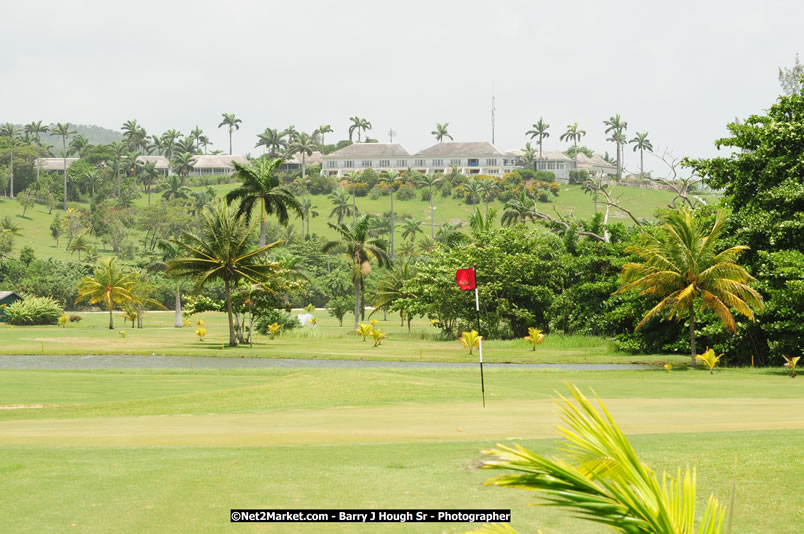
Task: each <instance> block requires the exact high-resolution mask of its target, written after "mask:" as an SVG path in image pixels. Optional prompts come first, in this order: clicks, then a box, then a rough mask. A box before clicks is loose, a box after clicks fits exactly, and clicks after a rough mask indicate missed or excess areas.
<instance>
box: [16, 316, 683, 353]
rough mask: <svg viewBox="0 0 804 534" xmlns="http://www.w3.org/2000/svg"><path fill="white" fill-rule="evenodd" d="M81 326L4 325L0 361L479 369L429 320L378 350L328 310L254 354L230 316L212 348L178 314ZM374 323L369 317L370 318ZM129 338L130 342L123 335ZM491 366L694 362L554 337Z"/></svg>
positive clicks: (208, 323) (395, 326)
mask: <svg viewBox="0 0 804 534" xmlns="http://www.w3.org/2000/svg"><path fill="white" fill-rule="evenodd" d="M79 315H81V316H82V317H83V320H82V321H81V322H80V323H68V324H67V327H66V328H59V327H57V326H36V327H17V328H11V327H10V326H8V325H5V324H3V323H0V336H2V339H3V343H2V344H0V354H146V355H150V354H166V355H188V356H190V355H194V356H222V357H237V358H241V357H264V358H321V359H336V360H337V359H350V360H360V359H363V360H416V361H419V360H421V361H431V362H433V361H438V362H476V361H477V351H476V350H475V354H474V355H471V356H470V355H469V353H468V351H467V350H466V349H464V348H463V347H462V346H461V344H460V343H459V342H458V341H451V340H446V341H445V340H444V339H443V338H441V337H440V336H439V330H438V329H437V328H435V327H432V326H431V325H430V323H429V321H428V320H426V319H417V320H415V321H413V323H412V329H411V332H408V329H407V327H401V326H400V325H399V319H398V317H393V316H391V315H389V316H388V320H387V321H383V320H382V314H381V313H378V314H376V315H375V316H374V318H376V319H379V320H380V321H379V323H378V328H380V329H381V330H382V331H383V332H385V333H387V334H388V339H386V340H385V341H383V343H382V345H381V346H379V347H374V344H373V342H372V341H371V339H370V338H369V339H368V340H367V341H365V342H363V341H362V340H361V338H360V337H359V336H358V335H357V334H355V332H354V331H353V329H352V325H353V322H354V319H353V318H352V316H351V315H347V316H346V318H345V319H344V326H338V321H337V320H335V319H334V318H332V317H330V316H329V315H328V314H327V312H326V310H317V311H316V312H315V317H316V319H317V320H318V325H317V326H316V328H309V327H306V328H297V329H295V330H290V331H288V332H285V333H282V334H281V335H280V336H279V337H278V338H277V339H275V340H270V339H269V338H268V337H267V336H261V335H257V336H255V343H254V346H253V347H248V346H241V347H236V348H229V347H226V348H224V349H222V348H221V343H223V342H224V341H225V342H227V343H228V339H229V338H228V326H227V323H226V315H225V314H223V313H203V314H199V315H195V316H193V317H192V318H191V319H192V322H193V324H195V321H197V320H198V319H203V320H204V322H205V327H206V329H207V330H208V334H207V336H206V338H205V341H204V342H200V341H199V340H198V337H197V336H196V335H195V327H194V326H193V327H186V328H180V329H177V328H174V326H173V324H174V314H173V313H172V312H148V313H147V314H146V315H145V320H144V325H145V328H142V329H137V328H131V323H129V324H128V325H126V324H124V322H123V320H122V318H121V317H120V313H119V312H116V313H115V314H114V319H115V327H116V330H109V328H108V326H109V316H108V314H104V313H79ZM367 320H368V317H367ZM120 330H125V331H126V336H125V338H124V337H122V336H121V335H120V333H119V331H120ZM483 346H484V354H483V357H484V360H485V361H488V362H518V363H630V362H646V363H651V364H655V365H661V364H663V363H664V362H672V363H673V365H678V364H685V363H686V362H688V361H689V358H688V357H686V356H681V355H656V356H644V355H636V356H634V355H629V354H625V353H622V352H617V351H616V347H614V344H613V343H611V342H609V341H607V340H605V339H603V338H596V337H585V336H563V335H548V336H547V339H546V341H545V343H544V344H543V345H539V346H538V347H537V349H536V351H532V350H531V348H532V347H531V345H529V344H528V343H526V342H525V341H524V340H522V339H515V340H505V341H495V340H492V341H488V342H486V343H484V345H483Z"/></svg>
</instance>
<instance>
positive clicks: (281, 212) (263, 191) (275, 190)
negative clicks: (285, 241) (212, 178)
mask: <svg viewBox="0 0 804 534" xmlns="http://www.w3.org/2000/svg"><path fill="white" fill-rule="evenodd" d="M282 163H283V160H282V158H276V159H272V160H268V161H266V160H264V159H259V160H257V161H255V162H254V163H253V164H251V165H241V164H239V163H237V162H235V163H234V167H235V176H236V177H237V178H239V179H240V180H242V181H243V184H242V185H241V186H240V187H238V188H237V189H234V190H232V191H230V192H229V193H228V194H227V195H226V202H227V203H229V204H231V203H232V202H234V201H235V200H238V201H240V204H239V206H238V209H237V216H238V217H243V219H244V220H245V222H246V224H249V223H250V222H251V214H252V212H253V211H254V206H255V204H259V206H260V246H261V247H264V246H266V244H265V241H266V239H265V216H266V215H273V214H274V213H275V214H276V216H277V217H278V218H279V224H280V225H282V226H286V225H287V224H288V221H289V220H290V217H289V216H288V210H292V211H294V212H295V213H296V214H297V215H299V216H302V215H303V213H302V206H301V204H300V203H299V201H298V200H296V197H294V196H293V193H291V192H290V191H289V190H288V189H287V188H285V187H283V186H281V185H280V184H279V178H278V177H277V176H276V171H277V169H278V168H279V166H280V165H282Z"/></svg>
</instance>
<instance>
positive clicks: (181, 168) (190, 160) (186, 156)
mask: <svg viewBox="0 0 804 534" xmlns="http://www.w3.org/2000/svg"><path fill="white" fill-rule="evenodd" d="M194 163H195V156H193V155H192V154H190V153H189V152H180V153H178V154H176V155H175V156H174V158H173V161H171V162H170V166H171V167H173V172H175V173H176V174H178V175H179V176H181V183H182V185H184V182H185V180H186V179H187V175H188V174H190V172H192V170H193V164H194Z"/></svg>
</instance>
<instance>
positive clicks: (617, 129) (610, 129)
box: [603, 113, 628, 180]
mask: <svg viewBox="0 0 804 534" xmlns="http://www.w3.org/2000/svg"><path fill="white" fill-rule="evenodd" d="M603 124H604V125H606V133H611V134H612V135H611V137H609V138H608V139H606V141H612V142H614V143H615V145H616V146H617V180H619V179H620V178H622V157H621V154H622V150H621V148H622V146H623V144H625V130H626V129H628V123H627V122H625V121H624V120H622V117H620V114H619V113H617V114H616V115H614V116H613V117H610V118H609V119H608V120H605V121H603Z"/></svg>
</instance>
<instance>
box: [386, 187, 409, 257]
mask: <svg viewBox="0 0 804 534" xmlns="http://www.w3.org/2000/svg"><path fill="white" fill-rule="evenodd" d="M383 181H384V182H385V183H387V184H388V188H389V189H390V190H391V258H393V257H394V233H395V225H394V188H395V187H396V184H401V183H402V182H404V181H405V178H404V177H402V176H400V174H399V173H398V172H396V171H389V172H388V173H387V174H386V175H385V178H384V179H383Z"/></svg>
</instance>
